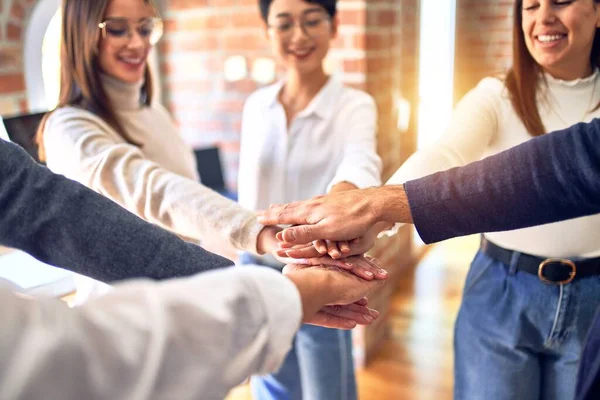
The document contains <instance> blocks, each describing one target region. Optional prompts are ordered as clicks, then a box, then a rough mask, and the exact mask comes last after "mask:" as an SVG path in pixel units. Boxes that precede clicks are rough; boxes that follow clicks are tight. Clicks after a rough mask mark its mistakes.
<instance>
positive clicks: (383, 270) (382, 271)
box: [379, 269, 388, 275]
mask: <svg viewBox="0 0 600 400" xmlns="http://www.w3.org/2000/svg"><path fill="white" fill-rule="evenodd" d="M379 273H380V274H381V275H387V274H388V272H387V271H386V270H385V269H380V270H379Z"/></svg>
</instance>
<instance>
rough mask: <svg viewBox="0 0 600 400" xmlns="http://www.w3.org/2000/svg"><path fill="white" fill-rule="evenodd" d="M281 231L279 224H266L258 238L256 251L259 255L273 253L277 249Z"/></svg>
mask: <svg viewBox="0 0 600 400" xmlns="http://www.w3.org/2000/svg"><path fill="white" fill-rule="evenodd" d="M279 231H281V228H280V227H278V226H265V227H264V228H263V229H262V230H261V231H260V232H259V233H258V237H257V238H256V252H257V253H258V254H259V255H263V254H265V253H271V252H272V251H273V250H275V249H277V237H276V235H277V232H279Z"/></svg>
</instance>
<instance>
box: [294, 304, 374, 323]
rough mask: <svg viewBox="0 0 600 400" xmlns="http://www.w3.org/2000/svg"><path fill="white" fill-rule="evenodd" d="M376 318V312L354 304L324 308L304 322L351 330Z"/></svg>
mask: <svg viewBox="0 0 600 400" xmlns="http://www.w3.org/2000/svg"><path fill="white" fill-rule="evenodd" d="M378 317H379V312H378V311H376V310H372V309H370V308H368V307H365V306H361V305H358V304H356V303H355V304H349V305H345V306H326V307H324V308H323V309H321V310H320V311H319V312H318V313H317V314H316V315H315V316H313V317H311V318H310V319H309V320H306V321H304V322H305V323H307V324H310V325H318V326H323V327H326V328H335V329H352V328H354V327H356V325H369V324H371V323H373V321H375V320H376V319H377V318H378Z"/></svg>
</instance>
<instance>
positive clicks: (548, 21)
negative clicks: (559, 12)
mask: <svg viewBox="0 0 600 400" xmlns="http://www.w3.org/2000/svg"><path fill="white" fill-rule="evenodd" d="M538 20H539V22H541V23H542V24H544V25H552V24H553V23H555V22H556V10H555V9H554V5H553V4H552V2H551V1H542V2H541V4H540V11H539V15H538Z"/></svg>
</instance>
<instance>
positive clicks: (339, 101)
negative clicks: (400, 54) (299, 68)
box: [238, 77, 381, 210]
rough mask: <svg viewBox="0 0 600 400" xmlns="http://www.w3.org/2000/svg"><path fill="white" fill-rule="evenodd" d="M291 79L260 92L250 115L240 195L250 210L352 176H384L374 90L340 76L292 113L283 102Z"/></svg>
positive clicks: (359, 182) (369, 179)
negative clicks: (353, 84) (346, 82)
mask: <svg viewBox="0 0 600 400" xmlns="http://www.w3.org/2000/svg"><path fill="white" fill-rule="evenodd" d="M283 85H284V82H283V81H282V82H278V83H276V84H273V85H270V86H267V87H265V88H262V89H260V90H258V91H257V92H255V93H253V94H252V95H251V96H250V98H249V99H248V100H247V101H246V104H245V106H244V113H243V118H242V135H241V148H240V170H239V174H238V191H239V201H240V204H242V205H243V206H244V207H246V208H248V209H250V210H260V209H266V208H268V207H269V205H270V204H273V203H289V202H293V201H299V200H306V199H309V198H311V197H313V196H318V195H322V194H326V193H327V192H328V191H329V190H330V189H331V187H332V186H333V185H335V184H337V183H340V182H349V183H351V184H353V185H354V186H356V187H358V188H366V187H369V186H379V185H380V184H381V159H380V158H379V156H378V155H377V150H376V147H377V146H376V144H377V108H376V106H375V102H374V100H373V98H372V97H371V96H369V95H368V94H367V93H364V92H361V91H359V90H355V89H352V88H348V87H345V86H344V85H343V84H342V83H341V82H340V81H339V80H338V79H337V78H335V77H332V78H329V81H328V82H327V83H326V84H325V86H323V88H321V90H320V91H319V92H318V93H317V95H316V96H315V97H314V98H313V99H312V101H311V102H310V103H309V104H308V106H307V107H306V108H305V109H304V110H302V111H301V112H300V113H298V115H297V116H296V117H295V118H294V120H293V121H289V128H288V121H287V117H286V114H285V110H284V108H283V106H282V105H281V103H280V102H279V93H280V92H281V89H282V87H283Z"/></svg>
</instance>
